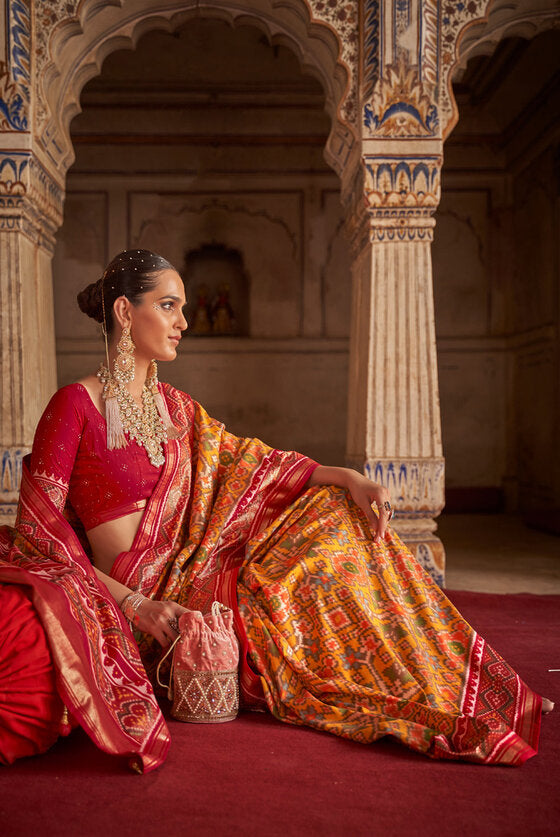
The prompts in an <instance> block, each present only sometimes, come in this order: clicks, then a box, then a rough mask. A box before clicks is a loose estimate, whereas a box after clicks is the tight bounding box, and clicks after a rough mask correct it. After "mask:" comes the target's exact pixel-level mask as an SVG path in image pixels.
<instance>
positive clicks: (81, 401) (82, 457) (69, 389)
mask: <svg viewBox="0 0 560 837" xmlns="http://www.w3.org/2000/svg"><path fill="white" fill-rule="evenodd" d="M31 473H32V474H33V476H34V478H35V479H36V480H37V482H38V484H39V485H40V486H41V488H42V489H43V491H45V493H46V494H47V495H48V497H49V499H50V500H51V502H52V503H53V504H54V505H55V506H56V508H57V509H58V510H59V511H62V509H63V508H64V505H65V503H66V499H67V498H68V500H69V501H70V503H71V505H72V507H73V508H74V511H75V512H76V514H77V515H78V517H79V518H80V520H81V522H82V524H83V526H84V528H85V529H86V531H87V530H89V529H93V527H94V526H99V524H100V523H105V522H106V521H108V520H114V519H115V518H117V517H122V516H123V515H125V514H130V513H131V512H133V511H138V509H140V508H143V506H144V504H145V501H146V500H147V499H148V498H149V497H150V496H151V494H152V492H153V490H154V487H155V485H156V483H157V481H158V479H159V476H160V473H161V467H159V468H157V467H156V466H154V465H152V464H151V462H150V460H149V459H148V454H147V453H146V450H145V448H144V447H141V446H140V445H139V444H137V442H136V441H129V442H128V445H127V446H126V447H125V448H121V449H118V450H108V449H107V426H106V424H105V419H104V418H103V416H102V415H101V413H100V412H99V410H98V409H97V407H96V406H95V404H94V403H93V401H92V400H91V398H90V396H89V393H88V391H87V390H86V388H85V387H84V386H82V384H69V385H68V386H65V387H62V389H59V390H58V392H56V393H55V394H54V395H53V397H52V398H51V400H50V402H49V404H48V406H47V408H46V410H45V412H44V413H43V415H42V416H41V420H40V421H39V424H38V426H37V430H36V432H35V438H34V440H33V449H32V452H31Z"/></svg>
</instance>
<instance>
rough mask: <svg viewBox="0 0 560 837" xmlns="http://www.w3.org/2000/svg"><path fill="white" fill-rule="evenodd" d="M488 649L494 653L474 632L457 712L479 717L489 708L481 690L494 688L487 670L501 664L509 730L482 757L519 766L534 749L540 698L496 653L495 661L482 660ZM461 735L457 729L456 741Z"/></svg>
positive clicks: (540, 706)
mask: <svg viewBox="0 0 560 837" xmlns="http://www.w3.org/2000/svg"><path fill="white" fill-rule="evenodd" d="M490 652H492V654H493V655H495V653H496V652H494V651H493V649H492V648H491V646H489V645H488V643H487V642H486V640H485V639H483V637H481V636H480V634H478V633H476V632H474V636H473V641H472V644H471V649H470V655H469V663H468V670H467V673H466V677H465V688H464V692H463V699H462V701H461V705H460V709H461V713H462V714H463V715H464V716H465V718H470V717H480V716H481V715H483V713H484V711H485V710H486V711H489V703H488V701H487V699H486V698H485V692H486V691H487V690H488V691H489V690H490V689H492V688H493V687H494V683H495V680H494V677H492V676H491V675H490V674H489V673H488V669H489V668H490V667H491V666H492V667H494V668H495V669H496V668H499V667H502V668H503V669H504V671H505V672H506V673H507V675H508V676H507V678H505V677H504V678H503V688H504V689H505V688H506V686H505V683H506V681H507V684H508V686H507V691H508V694H510V695H511V699H512V700H513V702H514V712H513V720H512V729H511V732H509V733H508V734H506V735H504V736H502V737H501V738H499V739H498V740H497V741H496V743H495V745H494V747H492V749H491V750H490V752H489V753H488V754H487V755H486V757H485V758H484V763H486V764H493V763H500V764H509V765H512V766H514V765H520V764H523V763H524V762H525V761H527V759H530V758H532V757H533V756H535V755H537V752H538V742H539V735H540V727H541V715H542V697H541V696H540V695H538V694H536V693H535V692H533V691H531V690H530V689H528V687H527V686H526V685H525V683H524V682H523V681H522V680H521V678H520V677H519V675H518V674H517V673H516V672H514V671H513V669H511V668H510V666H509V665H508V664H507V663H505V661H504V660H502V659H501V658H500V659H498V658H497V655H496V660H495V662H493V661H489V660H488V659H486V658H487V657H488V655H489V654H490ZM494 676H495V675H494ZM465 732H466V730H465ZM461 737H462V736H461V734H460V733H459V732H457V733H456V735H455V736H454V739H455V740H456V741H460V740H461Z"/></svg>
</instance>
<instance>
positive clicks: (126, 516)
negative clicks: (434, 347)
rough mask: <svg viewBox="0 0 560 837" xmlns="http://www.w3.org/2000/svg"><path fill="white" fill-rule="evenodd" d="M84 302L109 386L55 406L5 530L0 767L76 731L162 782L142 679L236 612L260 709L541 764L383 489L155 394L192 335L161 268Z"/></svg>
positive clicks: (493, 659) (532, 733) (535, 713)
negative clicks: (394, 519) (197, 629)
mask: <svg viewBox="0 0 560 837" xmlns="http://www.w3.org/2000/svg"><path fill="white" fill-rule="evenodd" d="M78 300H79V304H80V307H81V309H82V310H83V311H84V312H85V313H86V314H88V315H89V316H91V317H93V318H94V319H95V320H97V321H98V322H100V323H103V324H104V328H105V331H106V337H107V335H108V338H109V342H108V343H107V340H106V345H107V365H106V366H103V365H102V366H101V368H100V370H99V372H98V373H97V375H94V374H92V375H88V376H87V377H85V378H83V379H82V380H81V381H79V382H78V383H75V384H71V385H69V386H66V387H63V388H62V389H60V390H59V391H58V392H57V393H56V394H55V395H54V396H53V398H52V399H51V401H50V403H49V405H48V406H47V408H46V410H45V412H44V413H43V416H42V418H41V420H40V422H39V425H38V428H37V431H36V434H35V440H34V444H33V450H32V453H31V455H30V457H27V460H26V462H25V463H24V474H23V480H22V486H21V495H20V503H19V509H18V517H17V522H16V526H15V529H8V528H7V527H4V528H3V529H2V530H0V582H3V584H2V585H0V596H1V600H0V605H2V609H3V612H4V614H7V615H8V616H7V618H9V626H8V627H7V628H6V630H5V636H8V640H7V641H6V642H5V643H4V651H3V653H4V654H7V655H8V656H9V646H10V642H11V643H12V652H13V653H12V658H14V659H17V668H18V671H19V674H20V680H19V681H17V682H18V683H19V685H17V686H16V685H14V688H13V689H12V692H11V693H10V695H9V696H8V699H7V700H5V701H4V703H3V704H2V703H1V702H0V721H1V723H0V726H1V727H2V731H1V732H0V760H3V761H4V762H7V763H10V762H12V761H13V760H14V759H15V758H17V757H19V756H20V755H28V754H30V753H35V752H42V751H44V750H45V749H46V748H47V747H48V746H50V744H51V743H52V742H53V741H54V740H55V739H56V737H57V736H58V735H59V734H60V733H61V732H68V731H69V730H70V728H71V726H72V725H73V724H74V725H75V724H80V725H81V726H82V727H83V728H84V729H85V730H86V732H87V733H88V734H89V735H90V736H91V738H92V739H93V740H94V742H95V743H96V744H97V745H98V746H99V747H101V748H102V749H103V750H106V751H107V752H110V753H114V754H120V755H123V756H128V757H129V758H130V759H132V760H133V762H134V765H135V766H136V768H137V769H141V770H149V769H152V768H153V767H156V766H158V765H159V764H161V762H162V761H163V760H164V758H165V755H166V752H167V748H168V745H169V735H168V731H167V727H166V725H165V722H164V720H163V718H162V715H161V712H160V709H159V707H158V704H157V702H156V700H155V697H154V693H153V691H152V687H151V685H150V680H152V681H153V675H154V670H155V666H156V664H157V662H158V659H159V658H160V656H161V654H162V650H161V649H162V646H163V647H164V648H165V647H167V646H168V645H169V643H170V642H171V641H172V640H173V639H174V638H175V637H176V628H177V619H178V617H179V615H180V614H181V613H182V612H183V611H184V609H186V608H188V609H197V610H201V611H203V612H205V611H207V610H208V609H209V608H210V605H211V603H212V601H213V600H214V599H217V600H219V601H221V602H223V603H224V604H226V605H228V606H229V607H231V608H232V609H233V610H234V614H235V627H236V632H237V635H238V638H239V641H240V645H241V650H242V655H241V656H242V662H241V668H240V687H241V694H242V700H243V704H244V705H245V706H246V707H247V708H261V709H262V708H268V709H269V710H270V711H271V712H272V713H273V714H274V715H275V716H276V717H277V718H279V719H281V720H283V721H286V722H289V723H292V724H305V725H308V726H311V727H315V728H316V729H322V730H326V731H328V732H332V733H334V734H336V735H340V736H344V737H347V738H352V739H354V740H357V741H362V742H373V741H375V740H377V739H379V738H380V737H382V736H384V735H392V736H395V737H396V738H398V739H399V740H401V741H402V742H403V743H404V744H406V745H408V746H409V747H412V748H413V749H415V750H418V751H420V752H423V753H426V754H427V755H429V756H432V757H434V758H446V759H465V760H468V761H474V762H481V763H485V764H489V763H496V762H501V763H506V764H521V763H522V762H523V761H525V759H527V758H529V757H530V756H532V755H534V754H535V752H536V749H537V740H538V730H539V720H540V714H541V706H542V701H541V698H540V697H539V696H538V695H536V694H535V693H534V692H532V691H531V689H529V688H528V687H527V686H526V685H525V684H524V683H523V682H522V681H521V680H520V678H519V677H518V675H517V674H516V673H515V672H514V671H513V670H512V669H511V667H510V666H509V665H507V663H505V662H504V661H503V660H502V659H501V657H500V656H499V655H498V654H497V653H496V652H495V651H494V650H493V649H492V648H490V647H489V646H488V644H487V643H486V642H485V641H484V640H483V639H482V638H481V637H480V636H479V635H478V634H477V633H476V632H475V631H474V630H473V629H472V628H471V627H470V626H469V625H468V624H467V623H466V622H465V621H464V619H463V618H462V617H461V616H460V614H459V613H458V612H457V610H456V609H455V608H454V607H453V605H452V604H451V603H450V602H449V601H448V599H447V598H446V597H445V595H444V594H443V592H442V591H441V590H440V589H439V587H437V586H436V585H435V584H434V583H433V581H432V580H431V578H430V577H429V576H428V575H427V574H426V573H425V572H424V571H423V569H422V568H421V567H420V566H419V564H418V563H417V562H416V561H415V560H414V558H413V557H412V555H411V554H410V552H409V551H408V550H407V549H406V547H405V546H403V544H402V543H401V542H400V540H399V538H398V537H397V536H396V534H395V533H394V532H392V531H391V530H389V529H388V528H387V524H388V522H389V519H390V515H391V506H390V500H389V496H388V493H387V491H386V490H385V488H383V487H382V486H380V485H376V484H374V483H372V482H370V481H369V480H368V479H366V478H365V477H364V476H362V475H361V474H359V473H357V472H356V471H353V470H349V469H346V468H329V467H324V466H322V465H318V464H317V463H316V462H313V461H312V460H310V459H308V458H307V457H305V456H302V455H300V454H298V453H294V452H285V451H279V450H275V449H272V448H269V447H267V446H266V445H265V444H263V443H262V442H260V441H259V440H257V439H243V438H237V437H235V436H233V435H231V434H230V433H228V432H227V431H226V430H225V429H224V427H223V425H222V424H221V423H220V422H218V421H215V420H213V419H211V418H209V417H208V415H207V414H206V413H205V412H204V410H203V409H202V407H201V406H200V405H199V404H197V403H196V402H195V401H193V400H192V399H191V398H190V397H189V396H188V395H186V394H185V393H182V392H179V391H178V390H176V389H174V388H173V387H171V386H169V385H167V384H161V383H158V380H157V369H156V365H155V362H154V360H153V359H154V358H155V359H156V360H157V361H170V360H173V359H174V358H175V357H176V354H177V345H178V343H179V340H180V339H181V334H182V332H183V331H184V330H185V329H186V328H187V323H186V321H185V318H184V315H183V306H184V304H185V293H184V288H183V282H182V280H181V278H180V276H179V274H178V273H177V272H176V270H175V269H174V268H173V267H172V266H171V265H170V264H169V263H168V262H167V261H165V259H163V258H161V257H160V256H157V255H155V254H153V253H151V252H149V251H146V250H133V251H126V252H124V253H121V254H120V255H119V256H117V257H116V258H115V259H114V260H113V261H112V262H111V264H110V265H109V266H108V267H107V269H106V271H105V273H104V274H103V276H102V278H101V279H100V280H99V281H98V282H96V283H95V284H93V285H90V286H89V287H88V288H87V289H86V290H85V291H83V292H82V293H81V294H80V295H79V297H78ZM372 504H375V506H376V508H377V514H374V512H373V511H372ZM132 593H139V594H140V595H139V596H138V595H136V596H131V594H132ZM131 603H132V604H134V605H135V611H134V613H133V614H132V612H131ZM121 607H122V609H123V610H124V612H125V614H126V615H127V616H132V615H133V617H134V618H133V622H134V635H133V634H132V632H131V629H130V626H129V623H128V622H127V619H126V618H125V617H124V615H123V613H122V612H121V609H120V608H121ZM45 637H46V640H45ZM49 649H50V650H49ZM16 680H17V678H16ZM16 680H14V684H15V683H16ZM30 682H33V683H34V684H35V687H34V689H31V688H30ZM545 708H551V705H550V703H549V702H547V704H545Z"/></svg>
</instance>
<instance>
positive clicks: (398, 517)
mask: <svg viewBox="0 0 560 837" xmlns="http://www.w3.org/2000/svg"><path fill="white" fill-rule="evenodd" d="M347 464H348V465H349V466H350V467H353V468H356V470H363V473H365V475H366V476H367V477H369V479H371V480H373V482H377V483H379V484H380V485H384V486H385V487H386V488H387V489H388V491H389V493H390V494H391V498H392V501H393V507H394V509H395V518H394V520H393V521H392V522H391V526H392V527H393V528H394V530H395V531H396V532H397V534H398V535H399V537H400V538H401V540H402V541H403V542H404V543H405V544H406V546H407V547H408V549H409V550H410V551H411V552H412V554H413V555H414V557H415V558H416V560H417V561H418V563H419V564H421V565H422V567H424V569H425V570H426V572H428V573H429V574H430V575H431V576H432V578H433V579H434V581H435V582H436V584H439V585H440V587H444V586H445V549H444V546H443V544H442V542H441V540H440V539H439V538H438V537H437V535H436V534H435V531H436V529H437V523H436V522H435V520H434V518H435V517H437V516H438V515H439V514H440V512H441V511H442V509H443V506H444V475H445V462H444V460H443V458H441V457H407V458H404V457H388V458H384V459H370V460H367V461H366V462H365V463H364V462H363V460H362V463H359V462H358V460H357V458H356V457H352V458H348V460H347Z"/></svg>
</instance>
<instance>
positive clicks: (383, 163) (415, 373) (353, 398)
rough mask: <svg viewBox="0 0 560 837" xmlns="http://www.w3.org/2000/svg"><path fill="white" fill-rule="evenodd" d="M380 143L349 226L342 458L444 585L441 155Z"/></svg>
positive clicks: (367, 161) (369, 160) (367, 162)
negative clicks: (384, 502)
mask: <svg viewBox="0 0 560 837" xmlns="http://www.w3.org/2000/svg"><path fill="white" fill-rule="evenodd" d="M388 145H389V143H387V142H384V143H383V149H384V153H378V154H368V155H367V156H365V157H364V167H365V171H364V186H365V194H366V197H367V207H366V211H365V212H364V211H363V210H362V211H358V213H357V214H356V215H355V216H354V222H353V224H351V225H350V226H351V234H352V237H353V245H354V256H355V257H354V275H353V328H352V339H351V348H350V385H349V387H350V391H349V422H348V428H349V430H348V445H347V455H348V461H349V464H351V465H352V466H354V467H357V468H359V469H360V470H361V469H364V471H365V473H366V474H367V475H368V476H369V477H370V478H371V479H373V480H374V481H375V482H379V483H382V484H383V485H385V486H387V488H388V489H389V491H390V492H391V495H392V498H393V502H394V506H395V510H396V518H395V521H394V526H395V529H396V530H397V531H398V533H399V534H400V535H401V536H402V537H403V539H404V540H405V541H406V543H407V545H408V546H409V548H410V549H411V550H412V552H413V553H414V554H415V555H416V557H417V558H418V559H419V560H420V562H421V563H422V564H423V565H424V566H425V568H426V569H427V570H428V571H429V572H430V573H431V574H432V575H433V577H434V578H435V579H436V580H437V581H438V582H439V583H443V580H444V564H445V556H444V550H443V546H442V543H441V541H440V540H439V538H438V537H437V536H436V535H435V534H434V533H435V530H436V523H435V521H434V517H436V516H437V515H438V514H439V513H440V512H441V510H442V508H443V505H444V461H443V457H442V445H441V424H440V412H439V397H438V382H437V360H436V346H435V325H434V311H433V294H432V267H431V254H430V242H431V240H432V232H433V226H434V221H433V219H432V217H431V215H432V212H433V211H434V209H435V207H436V206H437V203H438V201H439V174H440V167H441V156H440V155H438V154H432V155H431V156H430V155H428V154H427V153H426V149H423V153H422V157H421V158H420V157H414V155H409V156H408V157H404V154H402V155H401V154H387V148H388ZM409 145H410V144H409ZM396 150H397V149H395V151H396ZM380 151H381V150H380Z"/></svg>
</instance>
